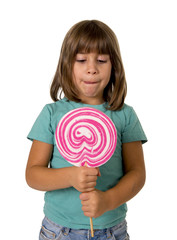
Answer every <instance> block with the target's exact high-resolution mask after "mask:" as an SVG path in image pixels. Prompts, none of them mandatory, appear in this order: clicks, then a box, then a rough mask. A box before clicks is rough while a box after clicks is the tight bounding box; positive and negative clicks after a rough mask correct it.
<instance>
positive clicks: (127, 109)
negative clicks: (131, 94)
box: [114, 103, 134, 119]
mask: <svg viewBox="0 0 177 240" xmlns="http://www.w3.org/2000/svg"><path fill="white" fill-rule="evenodd" d="M133 112H134V109H133V107H132V106H130V105H128V104H125V103H124V105H123V107H122V108H121V109H120V110H116V111H114V115H116V116H117V117H118V116H119V117H120V118H123V119H126V118H127V117H129V116H130V115H131V114H132V113H133Z"/></svg>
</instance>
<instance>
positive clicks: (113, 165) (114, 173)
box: [28, 98, 147, 229]
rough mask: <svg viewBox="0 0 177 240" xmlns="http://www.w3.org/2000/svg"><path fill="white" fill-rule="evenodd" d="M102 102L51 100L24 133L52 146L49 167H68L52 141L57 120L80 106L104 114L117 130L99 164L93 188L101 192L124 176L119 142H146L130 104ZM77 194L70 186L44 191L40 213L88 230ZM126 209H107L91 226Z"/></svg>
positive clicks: (110, 222) (114, 219)
mask: <svg viewBox="0 0 177 240" xmlns="http://www.w3.org/2000/svg"><path fill="white" fill-rule="evenodd" d="M106 105H107V103H103V104H101V105H89V104H83V103H76V102H73V101H69V100H68V99H67V98H63V99H62V100H59V101H57V102H55V103H52V104H47V105H46V106H45V107H44V108H43V110H42V111H41V113H40V114H39V116H38V118H37V119H36V121H35V123H34V125H33V127H32V129H31V131H30V133H29V134H28V139H30V140H33V139H35V140H38V141H42V142H46V143H49V144H53V145H54V148H53V154H52V157H51V160H50V167H51V168H64V167H70V166H72V165H71V164H70V163H69V162H68V161H66V160H65V158H64V157H63V156H62V155H61V154H60V152H59V150H58V148H57V144H56V140H55V132H56V128H57V126H58V123H59V122H60V120H61V119H62V118H63V116H65V114H67V113H68V112H69V111H71V110H74V109H78V108H83V107H89V108H93V109H96V110H99V111H101V112H103V113H104V114H106V115H107V116H108V117H109V119H111V121H112V122H113V123H114V126H115V128H116V130H117V144H116V149H115V151H114V153H113V155H112V157H111V158H110V159H109V161H108V162H106V163H105V164H104V165H102V166H100V167H99V168H100V172H101V177H98V179H97V185H96V188H97V189H99V190H101V191H106V190H108V189H110V188H112V187H114V186H115V185H116V184H117V183H118V182H119V180H120V179H121V178H122V176H123V175H124V172H123V164H122V144H123V143H127V142H134V141H142V143H145V142H146V141H147V138H146V135H145V133H144V131H143V129H142V126H141V124H140V121H139V119H138V117H137V115H136V113H135V111H134V110H133V108H132V107H130V106H128V105H126V104H124V106H123V108H122V109H121V110H117V111H110V110H107V109H106V108H105V107H106ZM79 195H80V192H79V191H77V190H76V189H75V188H73V187H70V188H66V189H59V190H55V191H48V192H46V193H45V205H44V214H45V215H46V216H47V217H48V218H49V219H50V220H52V221H53V222H55V223H57V224H59V225H62V226H65V227H68V228H73V229H89V228H90V223H89V218H88V217H86V216H84V214H83V211H82V209H81V207H82V205H81V200H80V198H79ZM126 212H127V205H126V204H123V205H121V206H120V207H118V208H116V209H114V210H112V211H108V212H106V213H104V214H103V215H102V216H100V217H98V218H96V219H93V225H94V228H95V229H104V228H108V227H112V226H115V225H116V224H118V223H120V222H122V221H123V220H124V219H125V217H126Z"/></svg>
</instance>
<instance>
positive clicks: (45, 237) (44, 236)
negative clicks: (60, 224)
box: [39, 226, 56, 240]
mask: <svg viewBox="0 0 177 240" xmlns="http://www.w3.org/2000/svg"><path fill="white" fill-rule="evenodd" d="M39 239H40V240H52V239H56V234H55V233H54V232H53V231H51V230H49V229H47V228H46V227H45V226H42V227H41V231H40V235H39Z"/></svg>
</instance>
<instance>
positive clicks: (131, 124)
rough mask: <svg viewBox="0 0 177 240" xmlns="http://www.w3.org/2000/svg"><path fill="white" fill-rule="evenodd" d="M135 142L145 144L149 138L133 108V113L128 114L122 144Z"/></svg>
mask: <svg viewBox="0 0 177 240" xmlns="http://www.w3.org/2000/svg"><path fill="white" fill-rule="evenodd" d="M135 141H141V142H142V143H145V142H147V137H146V135H145V133H144V131H143V128H142V126H141V123H140V121H139V119H138V117H137V115H136V113H135V111H134V109H133V108H131V111H130V112H129V113H126V121H125V127H124V129H123V131H122V143H127V142H135Z"/></svg>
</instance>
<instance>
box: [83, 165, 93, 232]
mask: <svg viewBox="0 0 177 240" xmlns="http://www.w3.org/2000/svg"><path fill="white" fill-rule="evenodd" d="M84 166H85V167H87V163H86V162H85V164H84ZM90 230H91V237H94V230H93V220H92V218H91V217H90Z"/></svg>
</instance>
